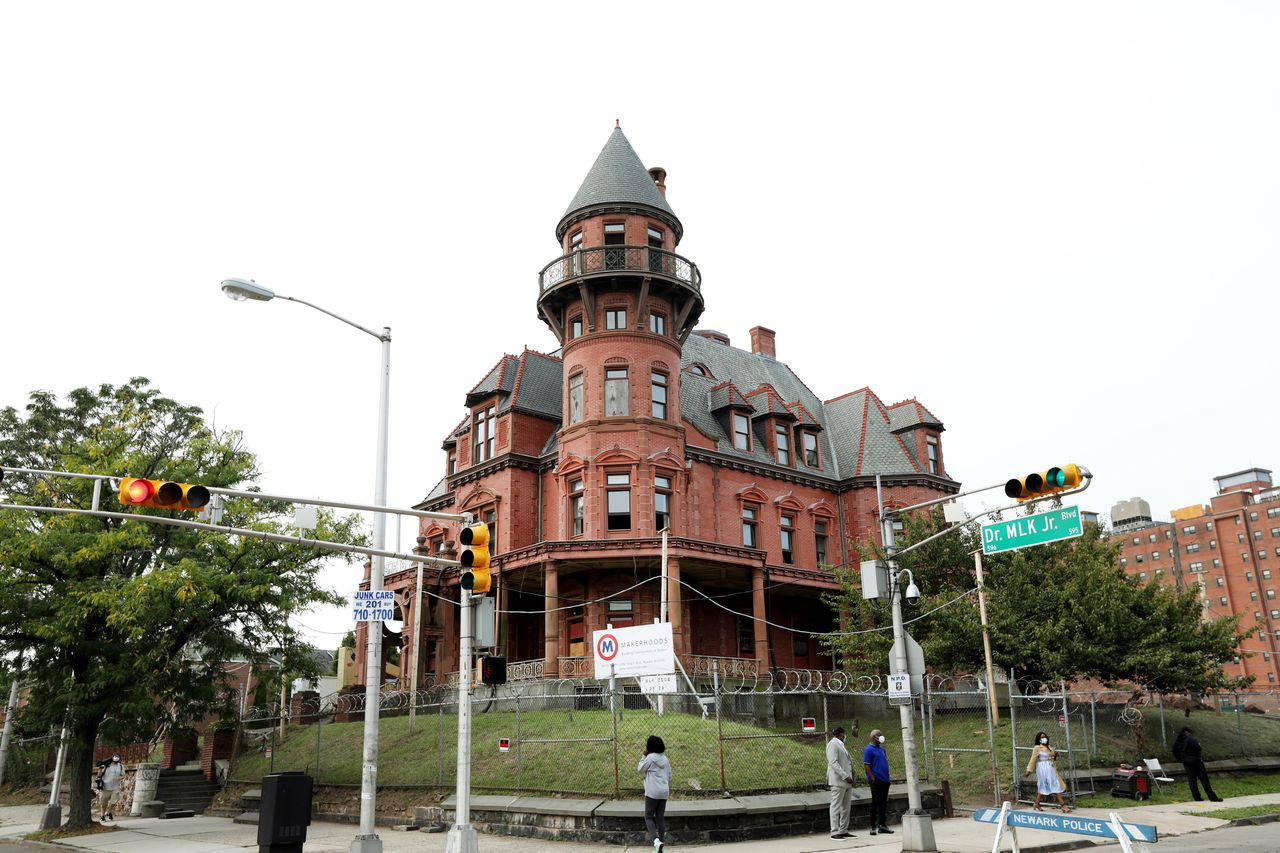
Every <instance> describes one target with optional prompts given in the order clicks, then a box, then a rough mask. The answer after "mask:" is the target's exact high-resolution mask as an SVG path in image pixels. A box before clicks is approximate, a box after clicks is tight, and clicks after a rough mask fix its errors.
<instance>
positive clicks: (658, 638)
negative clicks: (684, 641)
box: [591, 622, 676, 679]
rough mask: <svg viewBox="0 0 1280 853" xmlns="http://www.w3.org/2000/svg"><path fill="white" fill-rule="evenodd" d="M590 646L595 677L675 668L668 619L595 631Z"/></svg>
mask: <svg viewBox="0 0 1280 853" xmlns="http://www.w3.org/2000/svg"><path fill="white" fill-rule="evenodd" d="M591 649H592V651H593V652H594V653H595V659H596V668H595V676H596V678H601V679H603V678H609V677H610V676H617V677H636V676H640V675H665V674H667V673H671V672H675V670H676V660H675V643H674V642H673V641H672V639H671V623H670V622H658V623H656V624H653V625H635V626H633V627H631V628H605V629H604V630H603V631H595V632H593V633H592V635H591Z"/></svg>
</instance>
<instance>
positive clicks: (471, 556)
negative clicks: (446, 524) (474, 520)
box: [458, 524, 489, 595]
mask: <svg viewBox="0 0 1280 853" xmlns="http://www.w3.org/2000/svg"><path fill="white" fill-rule="evenodd" d="M458 541H459V542H461V543H462V544H463V545H465V546H466V547H465V548H463V550H462V555H461V556H460V557H459V558H458V562H460V563H462V588H463V589H466V590H470V591H471V592H474V593H475V594H476V595H483V594H484V593H486V592H488V591H489V525H487V524H469V525H467V526H466V527H464V528H462V532H461V533H460V534H458Z"/></svg>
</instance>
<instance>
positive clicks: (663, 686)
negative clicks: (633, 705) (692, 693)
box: [640, 672, 676, 695]
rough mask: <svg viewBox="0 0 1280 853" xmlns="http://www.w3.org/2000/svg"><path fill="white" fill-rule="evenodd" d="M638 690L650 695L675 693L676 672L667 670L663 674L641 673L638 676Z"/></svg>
mask: <svg viewBox="0 0 1280 853" xmlns="http://www.w3.org/2000/svg"><path fill="white" fill-rule="evenodd" d="M640 692H641V693H648V694H650V695H656V694H659V693H675V692H676V674H675V673H674V672H668V673H666V674H665V675H642V676H640Z"/></svg>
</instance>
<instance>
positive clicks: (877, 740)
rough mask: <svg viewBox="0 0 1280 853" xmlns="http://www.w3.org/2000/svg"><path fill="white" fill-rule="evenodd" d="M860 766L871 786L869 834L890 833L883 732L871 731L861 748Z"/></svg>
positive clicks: (887, 770) (886, 754)
mask: <svg viewBox="0 0 1280 853" xmlns="http://www.w3.org/2000/svg"><path fill="white" fill-rule="evenodd" d="M862 766H863V768H865V769H866V771H867V784H868V785H870V786H871V834H872V835H875V834H876V833H877V832H879V833H880V834H881V835H886V834H888V835H892V834H893V830H892V829H890V828H889V826H888V824H889V755H888V753H886V752H885V751H884V734H883V733H881V731H880V730H879V729H874V730H873V731H872V732H871V742H870V743H868V744H867V745H866V746H865V747H864V748H863V750H862Z"/></svg>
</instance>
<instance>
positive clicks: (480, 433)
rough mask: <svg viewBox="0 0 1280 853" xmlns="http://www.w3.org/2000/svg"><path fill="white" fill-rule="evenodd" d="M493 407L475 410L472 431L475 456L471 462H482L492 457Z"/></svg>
mask: <svg viewBox="0 0 1280 853" xmlns="http://www.w3.org/2000/svg"><path fill="white" fill-rule="evenodd" d="M493 421H494V408H493V406H489V407H488V408H485V409H481V410H480V411H478V412H476V416H475V424H474V425H473V427H472V432H473V433H474V435H475V458H474V459H473V460H472V462H483V461H484V460H486V459H492V458H493V434H494V422H493Z"/></svg>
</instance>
